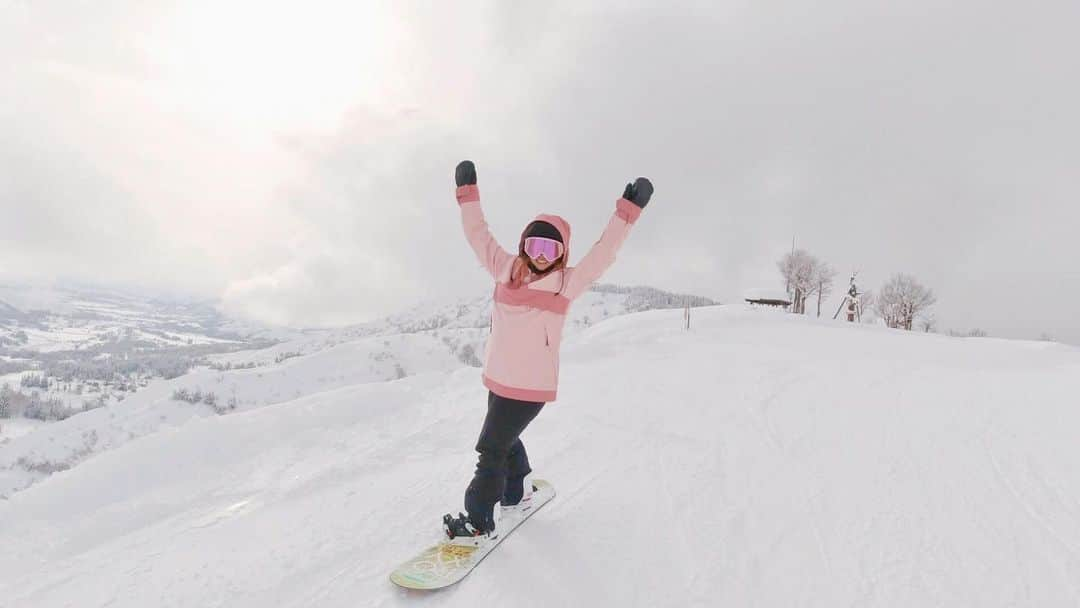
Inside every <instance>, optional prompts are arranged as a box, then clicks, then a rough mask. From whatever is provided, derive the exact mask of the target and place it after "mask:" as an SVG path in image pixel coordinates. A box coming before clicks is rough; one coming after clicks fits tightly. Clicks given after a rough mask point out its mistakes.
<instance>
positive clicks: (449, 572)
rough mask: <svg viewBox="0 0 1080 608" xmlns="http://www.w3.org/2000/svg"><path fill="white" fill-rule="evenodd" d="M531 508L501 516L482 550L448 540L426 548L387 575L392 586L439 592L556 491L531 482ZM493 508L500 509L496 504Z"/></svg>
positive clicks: (469, 569)
mask: <svg viewBox="0 0 1080 608" xmlns="http://www.w3.org/2000/svg"><path fill="white" fill-rule="evenodd" d="M533 486H534V487H535V488H536V491H535V492H533V496H532V506H531V507H529V508H528V509H527V510H525V511H514V512H510V513H507V514H505V515H503V516H502V518H501V519H500V520H499V523H498V532H499V536H498V538H496V539H495V540H492V541H490V542H489V543H486V544H485V545H483V546H481V547H471V546H463V545H453V544H450V543H449V542H447V541H443V542H440V543H439V544H437V545H435V546H433V547H428V548H427V549H424V550H423V551H421V552H420V554H419V555H417V556H416V557H414V558H412V559H410V560H408V561H406V562H405V563H403V564H401V565H400V566H398V567H397V568H395V569H394V571H393V572H392V573H390V580H391V581H393V582H394V584H396V585H398V586H400V587H405V588H406V589H442V588H443V587H449V586H450V585H453V584H454V583H456V582H458V581H460V580H461V579H463V578H465V577H466V576H467V575H468V574H469V573H470V572H472V570H473V568H475V567H476V566H477V564H479V563H480V562H481V561H482V560H483V559H484V558H485V557H487V556H488V554H490V553H491V552H492V551H494V550H495V547H498V546H499V544H500V543H502V541H504V540H506V537H507V536H510V533H511V532H513V531H514V530H515V529H517V527H518V526H520V525H521V524H522V523H524V522H525V520H526V519H529V518H530V517H532V515H533V514H534V513H536V512H537V511H539V510H540V507H543V506H544V505H545V504H547V503H548V501H550V500H551V499H552V498H555V488H554V487H553V486H552V485H551V484H550V483H548V482H547V481H544V480H543V479H534V480H533ZM495 508H496V509H498V508H500V507H499V506H498V505H495Z"/></svg>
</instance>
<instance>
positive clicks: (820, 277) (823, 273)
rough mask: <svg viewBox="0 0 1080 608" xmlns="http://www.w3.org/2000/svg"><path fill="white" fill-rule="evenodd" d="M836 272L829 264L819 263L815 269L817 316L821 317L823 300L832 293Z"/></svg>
mask: <svg viewBox="0 0 1080 608" xmlns="http://www.w3.org/2000/svg"><path fill="white" fill-rule="evenodd" d="M835 276H836V271H835V270H833V267H832V266H829V264H828V263H827V262H819V263H818V265H817V267H815V268H814V277H813V279H814V291H816V292H817V316H819V317H820V316H821V300H822V299H824V298H827V297H828V296H829V294H830V293H832V288H833V277H835Z"/></svg>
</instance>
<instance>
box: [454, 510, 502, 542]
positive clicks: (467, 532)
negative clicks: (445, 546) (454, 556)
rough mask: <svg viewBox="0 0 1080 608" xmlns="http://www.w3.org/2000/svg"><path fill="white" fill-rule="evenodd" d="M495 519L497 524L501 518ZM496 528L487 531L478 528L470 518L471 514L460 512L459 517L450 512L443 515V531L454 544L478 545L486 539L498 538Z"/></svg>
mask: <svg viewBox="0 0 1080 608" xmlns="http://www.w3.org/2000/svg"><path fill="white" fill-rule="evenodd" d="M494 519H495V520H496V522H495V523H496V524H497V523H498V521H497V520H498V519H499V518H498V517H497V516H496V517H495V518H494ZM495 530H496V528H494V527H493V528H492V529H491V530H486V531H485V530H481V529H479V528H477V527H476V526H474V525H473V524H472V522H471V521H470V520H469V516H468V515H465V514H464V513H461V512H459V513H458V516H457V517H454V516H452V515H450V514H449V513H447V514H446V515H443V533H444V534H446V538H447V540H448V541H449V542H450V544H452V545H465V546H472V547H478V546H480V545H481V544H483V543H484V542H485V541H488V540H492V539H495V538H497V537H498V535H497V534H496V532H495Z"/></svg>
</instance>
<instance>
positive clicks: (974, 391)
mask: <svg viewBox="0 0 1080 608" xmlns="http://www.w3.org/2000/svg"><path fill="white" fill-rule="evenodd" d="M683 325H684V320H683V311H681V310H663V311H649V312H644V313H637V314H630V315H625V316H620V317H616V318H613V319H609V320H606V321H604V322H601V323H598V324H595V325H593V326H591V327H589V328H586V329H584V330H583V331H581V332H579V333H576V334H573V335H571V336H569V337H568V339H567V342H566V343H565V344H564V346H563V354H562V373H561V383H560V395H559V399H558V401H556V402H554V403H552V404H549V405H548V406H546V408H545V410H544V411H543V412H542V413H541V414H540V416H539V417H538V418H537V419H536V421H535V422H534V423H533V424H532V425H531V426H530V427H529V428H528V429H527V430H526V431H525V434H524V435H523V440H524V441H525V443H526V445H527V447H528V451H529V454H530V457H531V460H532V464H533V467H534V469H535V474H536V475H537V476H538V477H543V478H546V479H549V480H551V481H552V482H553V483H554V485H555V487H556V488H557V490H558V496H557V497H556V498H555V500H554V501H553V502H551V503H550V504H549V505H547V506H546V507H545V508H544V509H543V510H542V511H541V512H539V513H537V514H536V516H535V517H533V518H532V519H530V521H529V522H528V523H526V524H525V525H524V526H522V527H521V528H520V529H519V530H517V531H516V532H515V533H514V535H513V537H512V538H509V539H507V541H506V542H505V543H503V544H502V545H501V546H500V547H499V548H498V549H497V550H496V551H495V552H494V553H493V554H492V555H491V556H490V557H488V558H487V560H485V561H484V563H482V564H481V565H480V566H479V567H478V568H477V569H476V570H475V571H474V572H473V573H472V574H471V575H470V576H469V577H468V578H466V579H465V580H464V581H463V582H461V583H460V584H458V585H456V586H454V587H452V588H449V589H447V590H444V591H441V592H436V593H424V594H418V593H415V592H406V591H404V590H401V589H398V588H397V587H395V586H394V585H393V584H392V583H390V582H389V580H388V579H387V576H388V574H389V572H390V571H391V569H392V568H393V567H394V566H395V565H396V564H397V563H399V562H400V561H402V560H404V559H406V558H408V557H410V556H411V555H412V554H414V553H416V552H417V551H419V550H420V549H421V548H423V547H424V546H426V545H427V544H429V543H430V542H432V541H434V540H436V539H437V538H438V535H439V530H438V527H439V520H440V516H441V515H442V514H443V513H444V512H447V511H450V510H453V511H455V512H456V511H457V510H459V509H460V508H461V499H462V493H463V490H464V486H465V485H466V483H467V482H468V479H469V477H470V475H471V470H472V466H473V464H474V461H475V460H474V459H475V454H474V453H473V452H472V447H473V445H474V443H475V441H476V436H477V433H478V432H479V428H480V424H481V421H482V419H483V415H484V411H485V406H486V390H485V389H483V388H482V386H481V385H480V370H478V369H475V368H465V367H459V368H456V369H453V370H439V369H435V370H432V371H429V372H425V373H418V374H416V375H414V376H410V377H407V378H404V379H402V380H396V381H390V382H374V383H373V382H360V381H355V382H353V381H352V380H349V379H348V378H347V379H346V380H347V381H342V382H338V383H336V384H334V385H333V386H329V387H327V388H326V389H325V390H318V391H314V390H312V389H310V387H308V388H306V389H304V391H305V394H303V396H300V397H299V398H294V399H288V400H284V401H280V402H277V403H274V404H271V405H265V406H262V407H258V408H251V409H246V410H243V411H240V412H238V413H235V414H231V415H226V416H216V415H206V416H196V417H193V418H191V419H188V420H186V421H185V422H184V423H183V424H179V423H177V424H176V425H175V426H173V425H167V426H164V427H162V428H159V429H158V430H157V432H154V433H150V434H144V435H141V436H137V437H135V438H133V439H131V440H129V441H126V442H124V443H122V444H121V445H118V447H115V448H114V449H110V450H107V451H104V452H102V453H100V454H98V455H96V456H95V457H93V458H89V459H87V460H86V461H85V462H82V463H81V464H80V465H79V466H77V467H74V468H72V469H70V470H67V471H61V472H58V473H55V474H53V475H51V476H49V477H48V478H45V479H43V480H42V481H40V482H39V483H37V484H35V485H33V486H31V487H29V488H28V489H25V490H23V491H21V492H18V493H15V494H14V495H12V496H11V497H10V498H9V499H7V500H3V501H0V547H2V548H3V550H2V551H0V605H3V606H5V607H6V606H12V607H23V606H33V607H42V608H44V607H49V606H80V607H84V606H139V607H145V606H200V607H206V606H229V607H234V606H252V607H259V608H263V607H266V606H284V607H293V606H320V607H323V606H326V607H334V606H342V607H346V606H347V607H350V608H355V607H360V606H412V605H424V606H469V607H476V606H579V605H587V606H609V605H613V606H1074V605H1078V604H1080V443H1078V442H1077V439H1076V434H1077V429H1078V428H1080V408H1077V399H1076V395H1077V394H1080V351H1078V350H1077V349H1075V348H1070V347H1065V346H1061V345H1055V344H1049V343H1035V342H1017V341H1005V340H993V339H957V338H950V337H943V336H937V335H927V334H917V333H909V332H900V331H894V330H888V329H884V328H880V327H869V326H859V325H848V324H842V323H837V322H829V321H814V320H810V319H806V318H800V317H794V316H790V315H785V314H782V313H777V312H774V311H768V310H752V309H748V308H746V307H742V306H730V307H723V306H718V307H709V308H702V309H695V310H694V311H693V313H692V326H691V329H690V330H689V331H687V330H684V329H683ZM327 352H328V353H332V352H333V351H327ZM327 356H332V355H329V354H328V355H327ZM342 356H343V357H346V358H347V357H349V356H350V355H348V354H347V353H342ZM297 373H300V372H299V368H298V369H297ZM178 381H179V382H180V383H181V384H182V385H184V384H190V382H184V381H183V379H178ZM161 386H162V387H164V386H165V385H164V384H163V385H161ZM159 390H164V388H162V389H159ZM148 392H149V389H148ZM180 405H185V406H186V404H178V405H177V407H179V406H180ZM107 409H112V408H107ZM101 411H104V410H101ZM96 412H97V411H95V412H89V414H95V413H96ZM149 412H150V410H148V409H147V410H145V415H147V416H149ZM114 413H115V412H114ZM81 416H82V415H80V416H76V417H74V418H72V419H69V420H75V419H77V418H79V417H81ZM65 422H67V421H65ZM17 441H19V440H18V439H16V440H13V441H12V442H10V443H9V445H11V444H14V443H16V442H17Z"/></svg>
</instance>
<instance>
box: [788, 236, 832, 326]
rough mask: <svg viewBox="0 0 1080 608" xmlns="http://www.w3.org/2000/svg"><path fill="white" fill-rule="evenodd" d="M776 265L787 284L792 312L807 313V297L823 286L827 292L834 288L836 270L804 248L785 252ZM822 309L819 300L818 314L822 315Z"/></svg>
mask: <svg viewBox="0 0 1080 608" xmlns="http://www.w3.org/2000/svg"><path fill="white" fill-rule="evenodd" d="M776 266H777V268H778V269H779V270H780V274H781V275H782V276H783V277H784V283H785V284H787V293H788V296H789V297H790V298H791V312H794V313H799V314H805V313H806V300H807V298H809V297H810V296H812V295H814V294H816V293H818V292H819V290H820V289H821V288H822V287H825V289H826V293H827V292H828V291H829V290H831V289H832V277H833V275H834V274H836V273H835V271H833V269H832V268H830V267H829V265H828V264H826V263H824V262H822V261H821V260H819V259H817V258H816V257H814V256H813V255H811V254H810V253H809V252H807V251H806V250H804V249H796V250H795V251H792V252H791V253H787V254H784V257H782V258H780V261H779V262H777V264H776ZM820 309H821V306H820V301H819V303H818V316H821V310H820Z"/></svg>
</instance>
